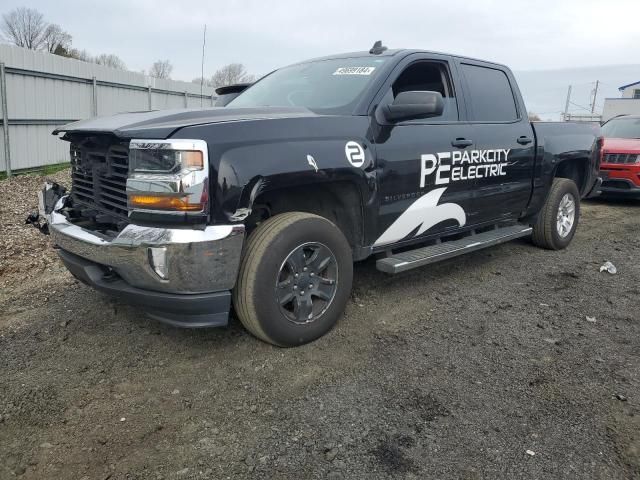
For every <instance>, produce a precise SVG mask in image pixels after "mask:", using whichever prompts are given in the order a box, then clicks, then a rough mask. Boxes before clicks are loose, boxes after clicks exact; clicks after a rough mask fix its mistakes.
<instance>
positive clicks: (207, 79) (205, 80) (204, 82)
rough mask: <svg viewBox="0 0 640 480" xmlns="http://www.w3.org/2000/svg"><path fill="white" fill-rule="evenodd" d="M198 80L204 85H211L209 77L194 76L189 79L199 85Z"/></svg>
mask: <svg viewBox="0 0 640 480" xmlns="http://www.w3.org/2000/svg"><path fill="white" fill-rule="evenodd" d="M200 82H202V84H203V85H204V86H205V87H211V86H212V84H211V79H210V78H202V77H196V78H194V79H193V80H191V83H197V84H198V85H200Z"/></svg>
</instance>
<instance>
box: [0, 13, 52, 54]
mask: <svg viewBox="0 0 640 480" xmlns="http://www.w3.org/2000/svg"><path fill="white" fill-rule="evenodd" d="M46 28H47V23H46V22H45V21H44V17H43V16H42V14H41V13H40V12H38V11H37V10H34V9H33V8H25V7H20V8H16V9H15V10H11V11H10V12H9V13H5V14H4V15H2V22H1V23H0V30H2V33H4V36H5V37H6V38H7V40H8V41H10V42H12V43H14V44H15V45H17V46H19V47H24V48H28V49H30V50H38V49H39V48H41V47H42V46H43V45H44V43H45V40H44V32H45V29H46Z"/></svg>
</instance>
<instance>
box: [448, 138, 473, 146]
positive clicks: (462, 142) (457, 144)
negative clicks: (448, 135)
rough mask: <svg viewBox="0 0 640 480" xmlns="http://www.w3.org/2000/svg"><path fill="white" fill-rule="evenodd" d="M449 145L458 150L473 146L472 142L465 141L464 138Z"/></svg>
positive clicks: (457, 139)
mask: <svg viewBox="0 0 640 480" xmlns="http://www.w3.org/2000/svg"><path fill="white" fill-rule="evenodd" d="M451 145H452V146H454V147H458V148H465V147H470V146H471V145H473V140H467V139H466V138H456V139H455V140H453V141H452V142H451Z"/></svg>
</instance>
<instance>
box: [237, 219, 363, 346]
mask: <svg viewBox="0 0 640 480" xmlns="http://www.w3.org/2000/svg"><path fill="white" fill-rule="evenodd" d="M352 278H353V262H352V258H351V247H350V246H349V243H348V242H347V240H346V239H345V237H344V235H343V234H342V232H341V231H340V229H339V228H338V227H336V226H335V225H334V224H333V223H332V222H330V221H329V220H327V219H326V218H323V217H319V216H317V215H312V214H309V213H301V212H289V213H283V214H281V215H276V216H274V217H271V218H269V219H268V220H266V221H265V222H264V223H262V224H261V225H259V226H258V228H256V230H255V231H254V232H252V233H251V235H250V236H249V239H248V242H247V246H246V249H245V253H244V255H243V259H242V262H241V265H240V272H239V276H238V283H237V285H236V287H235V289H234V292H233V301H234V307H235V311H236V314H237V315H238V317H239V319H240V321H241V322H242V324H243V325H244V326H245V328H246V329H247V330H249V331H250V332H251V333H252V334H253V335H255V336H256V337H258V338H260V339H262V340H264V341H266V342H269V343H273V344H275V345H279V346H286V347H290V346H295V345H301V344H304V343H308V342H311V341H313V340H315V339H317V338H318V337H320V336H322V335H324V334H325V333H327V332H328V331H329V330H331V328H332V327H333V326H334V325H335V323H336V321H337V320H338V318H339V317H340V315H342V312H343V311H344V308H345V306H346V303H347V301H348V299H349V294H350V292H351V282H352Z"/></svg>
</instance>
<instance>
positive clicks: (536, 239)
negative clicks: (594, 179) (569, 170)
mask: <svg viewBox="0 0 640 480" xmlns="http://www.w3.org/2000/svg"><path fill="white" fill-rule="evenodd" d="M579 217H580V192H579V191H578V187H577V186H576V184H575V182H574V181H573V180H569V179H567V178H554V179H553V184H552V185H551V190H550V191H549V195H548V196H547V200H546V202H545V204H544V206H543V207H542V210H541V211H540V214H539V215H538V219H537V221H536V224H535V225H534V226H533V235H532V237H531V238H532V240H533V243H534V244H536V245H537V246H539V247H542V248H547V249H549V250H561V249H563V248H566V247H567V245H569V243H571V240H572V239H573V236H574V235H575V233H576V228H577V227H578V219H579Z"/></svg>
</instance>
